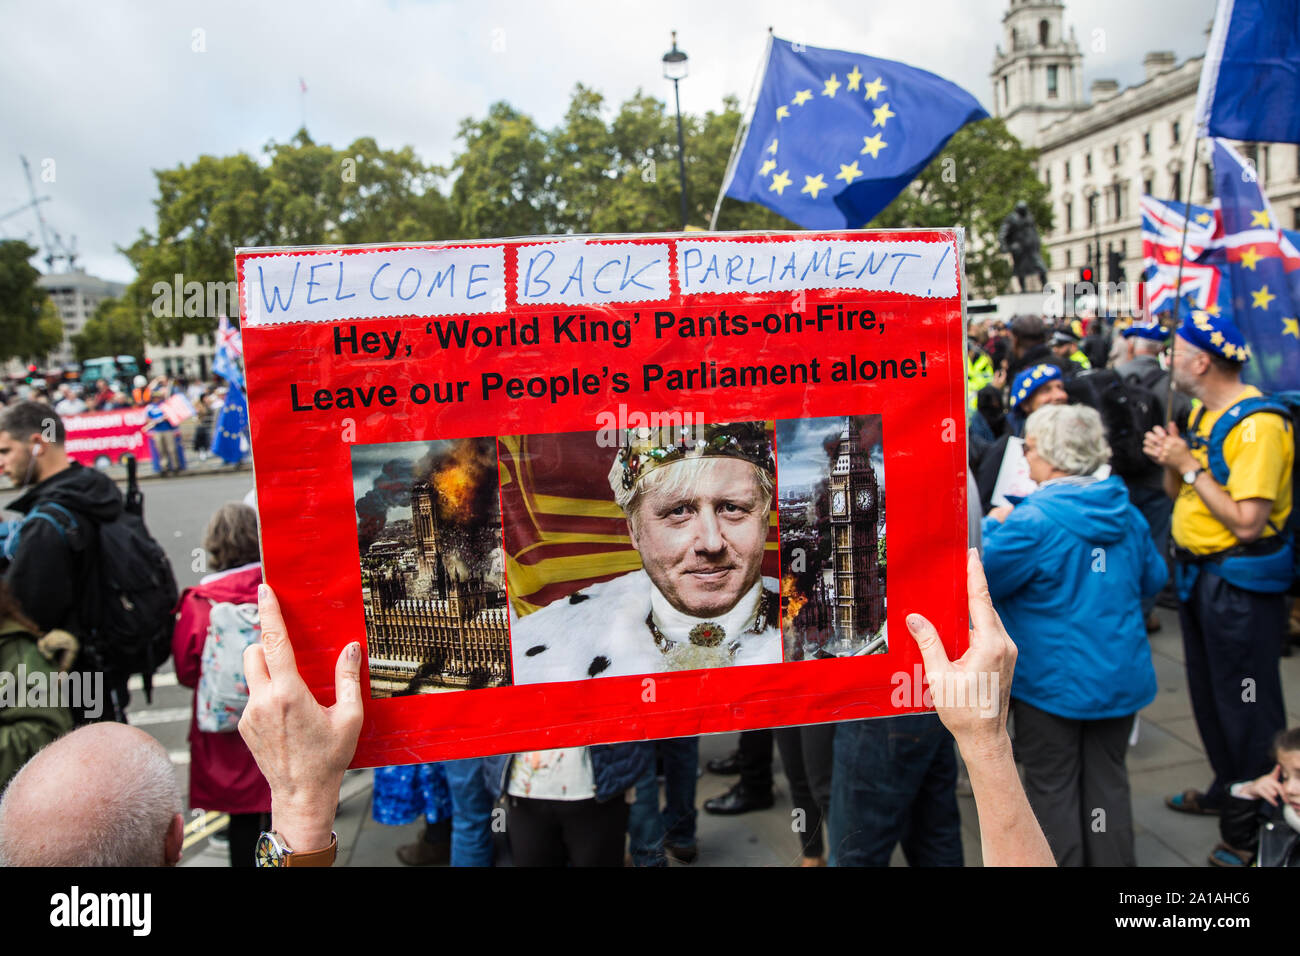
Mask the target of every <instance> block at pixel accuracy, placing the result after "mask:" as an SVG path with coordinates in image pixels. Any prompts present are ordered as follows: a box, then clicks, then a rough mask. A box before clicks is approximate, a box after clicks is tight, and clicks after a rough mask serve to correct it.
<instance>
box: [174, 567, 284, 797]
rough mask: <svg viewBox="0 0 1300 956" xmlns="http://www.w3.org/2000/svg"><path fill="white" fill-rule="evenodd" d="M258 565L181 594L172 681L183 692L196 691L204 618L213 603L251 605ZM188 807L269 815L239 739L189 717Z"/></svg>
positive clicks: (262, 781)
mask: <svg viewBox="0 0 1300 956" xmlns="http://www.w3.org/2000/svg"><path fill="white" fill-rule="evenodd" d="M261 583H262V566H261V565H260V564H249V565H245V566H244V567H242V568H234V569H232V570H230V571H223V572H219V573H217V574H210V575H208V576H207V577H206V578H204V579H203V580H202V581H201V582H200V583H199V585H198V586H197V587H192V588H186V589H185V592H184V593H183V594H181V599H180V603H179V604H178V605H177V613H179V614H180V619H179V620H178V621H177V622H176V630H175V631H174V632H173V633H172V654H173V656H174V657H175V660H176V677H177V679H178V680H179V681H180V682H181V683H182V684H184V685H185V686H186V687H197V686H198V683H199V670H200V663H201V661H202V658H203V644H204V642H205V641H206V640H207V636H208V615H209V614H210V613H211V611H212V604H213V602H220V601H229V602H230V603H232V604H256V603H257V586H258V585H259V584H261ZM190 806H191V807H199V808H202V809H204V810H220V811H222V812H224V813H270V812H271V788H270V787H269V786H268V785H267V782H266V778H265V777H263V776H262V772H261V771H260V770H258V769H257V763H256V761H254V760H253V755H252V754H251V753H249V751H248V746H247V745H246V744H245V743H244V738H243V737H241V736H239V733H238V731H235V732H233V733H220V734H217V733H207V732H205V731H202V730H199V728H198V724H197V718H196V717H195V716H194V713H193V710H191V716H190Z"/></svg>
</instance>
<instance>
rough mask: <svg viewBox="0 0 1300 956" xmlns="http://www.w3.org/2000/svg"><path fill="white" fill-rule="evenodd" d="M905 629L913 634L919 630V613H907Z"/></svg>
mask: <svg viewBox="0 0 1300 956" xmlns="http://www.w3.org/2000/svg"><path fill="white" fill-rule="evenodd" d="M907 629H908V630H909V631H911V632H912V633H913V634H915V633H917V632H918V631H920V630H921V615H919V614H909V615H907Z"/></svg>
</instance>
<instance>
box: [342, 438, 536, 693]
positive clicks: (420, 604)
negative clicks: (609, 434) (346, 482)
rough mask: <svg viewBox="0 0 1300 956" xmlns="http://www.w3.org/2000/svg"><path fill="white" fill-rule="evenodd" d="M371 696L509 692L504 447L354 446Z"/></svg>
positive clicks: (488, 443)
mask: <svg viewBox="0 0 1300 956" xmlns="http://www.w3.org/2000/svg"><path fill="white" fill-rule="evenodd" d="M352 480H353V487H354V489H355V492H356V509H357V550H358V554H359V558H360V562H361V598H362V603H363V604H364V606H365V615H366V646H367V653H368V656H369V662H370V693H371V696H372V697H400V696H404V695H407V694H432V693H440V692H443V691H452V690H469V689H474V688H481V687H502V686H506V685H508V684H509V683H510V624H509V620H508V618H507V612H506V584H505V573H504V567H505V564H504V559H503V553H502V550H501V507H500V499H499V496H498V485H497V456H496V439H495V438H460V439H449V440H443V441H432V442H402V443H398V444H389V445H356V446H353V449H352Z"/></svg>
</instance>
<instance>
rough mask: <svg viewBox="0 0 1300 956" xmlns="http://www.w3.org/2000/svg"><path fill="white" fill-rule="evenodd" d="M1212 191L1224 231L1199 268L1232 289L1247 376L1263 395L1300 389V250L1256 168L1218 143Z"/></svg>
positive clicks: (1216, 237)
mask: <svg viewBox="0 0 1300 956" xmlns="http://www.w3.org/2000/svg"><path fill="white" fill-rule="evenodd" d="M1214 192H1215V195H1216V196H1217V198H1218V202H1219V215H1220V220H1221V223H1222V226H1221V228H1220V229H1218V230H1216V235H1215V237H1214V239H1213V240H1211V243H1210V248H1208V249H1207V250H1206V251H1205V252H1204V253H1202V255H1201V257H1200V258H1201V260H1202V261H1207V262H1211V263H1214V264H1215V265H1218V266H1219V267H1220V268H1221V269H1222V270H1223V271H1224V273H1225V275H1226V276H1227V277H1228V278H1229V280H1230V283H1231V289H1232V299H1231V301H1232V315H1231V318H1232V320H1233V322H1234V323H1235V324H1236V326H1237V328H1238V329H1240V330H1241V334H1242V335H1243V336H1244V337H1245V339H1246V342H1247V344H1248V345H1249V346H1250V352H1251V360H1250V362H1248V363H1247V365H1246V368H1245V370H1244V371H1243V373H1242V377H1243V378H1244V379H1245V380H1246V381H1247V382H1249V383H1250V384H1252V385H1257V386H1258V387H1259V388H1260V389H1261V390H1262V391H1265V392H1275V391H1281V390H1284V389H1300V310H1298V309H1297V307H1298V306H1300V251H1297V249H1296V245H1295V242H1294V240H1293V236H1294V234H1293V233H1288V232H1286V231H1285V230H1283V229H1282V228H1280V226H1279V224H1278V222H1277V220H1276V219H1275V218H1274V216H1273V211H1272V209H1271V208H1270V206H1269V204H1268V201H1267V200H1266V199H1265V198H1264V194H1263V192H1262V191H1261V190H1260V188H1259V182H1258V181H1257V179H1256V175H1255V171H1254V168H1253V167H1252V166H1251V165H1250V164H1249V163H1247V162H1246V161H1245V160H1244V159H1243V158H1242V156H1241V154H1240V153H1238V152H1237V151H1236V150H1235V149H1233V147H1232V146H1231V145H1229V144H1228V143H1226V142H1225V141H1223V140H1220V139H1216V140H1214Z"/></svg>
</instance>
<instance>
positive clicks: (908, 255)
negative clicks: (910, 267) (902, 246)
mask: <svg viewBox="0 0 1300 956" xmlns="http://www.w3.org/2000/svg"><path fill="white" fill-rule="evenodd" d="M890 255H891V256H897V257H898V265H896V266H894V274H893V275H891V276H890V277H889V284H890V285H893V284H894V280H895V279H897V278H898V270H899V269H901V268H902V267H903V260H905V259H919V258H921V254H920V253H919V252H891V253H890Z"/></svg>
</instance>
